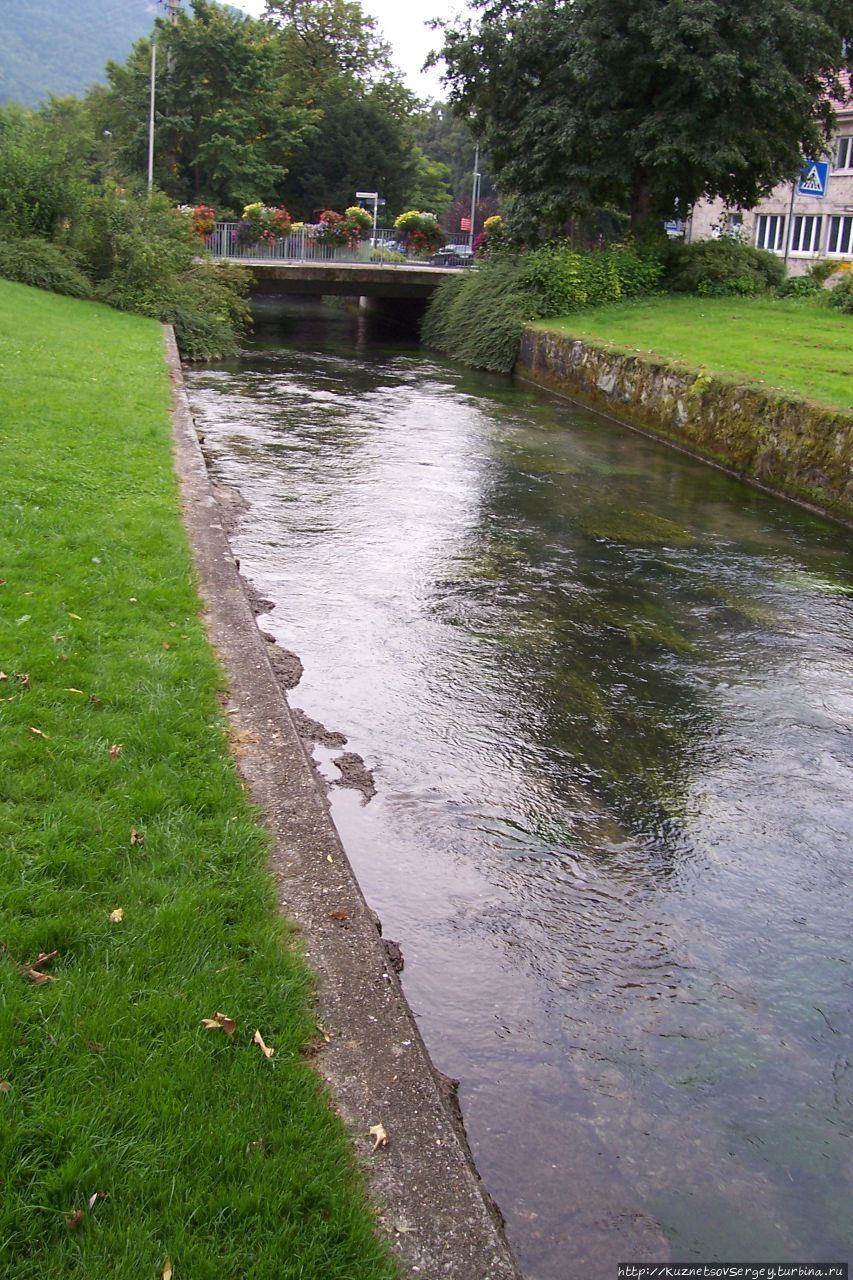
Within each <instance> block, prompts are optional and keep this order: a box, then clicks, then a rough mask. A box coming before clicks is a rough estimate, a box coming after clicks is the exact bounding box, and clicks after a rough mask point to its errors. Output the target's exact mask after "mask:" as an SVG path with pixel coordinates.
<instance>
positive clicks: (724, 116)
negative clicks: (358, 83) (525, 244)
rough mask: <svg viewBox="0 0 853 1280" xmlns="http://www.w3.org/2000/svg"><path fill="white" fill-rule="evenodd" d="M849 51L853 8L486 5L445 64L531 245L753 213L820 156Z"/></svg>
mask: <svg viewBox="0 0 853 1280" xmlns="http://www.w3.org/2000/svg"><path fill="white" fill-rule="evenodd" d="M851 36H853V6H851V4H850V0H574V3H564V2H563V0H520V3H519V0H495V2H493V3H489V4H487V5H486V6H485V7H484V8H483V9H482V14H481V17H480V19H479V22H474V21H471V20H469V21H468V22H467V23H465V24H462V25H460V26H457V27H451V28H449V29H447V30H446V31H445V45H444V49H443V51H442V55H443V57H444V59H445V61H446V62H447V65H448V69H449V70H448V80H449V83H450V85H451V91H452V100H453V102H454V105H455V107H456V109H457V110H458V111H460V112H461V113H462V114H463V115H465V116H467V117H468V118H469V120H471V122H472V123H473V125H474V128H475V130H476V131H477V132H478V133H479V134H480V135H481V136H482V137H483V138H484V140H485V142H486V144H487V145H488V146H489V147H490V149H491V151H492V156H493V162H494V168H495V173H496V174H497V177H498V184H499V186H500V188H501V192H502V194H503V195H506V196H507V197H509V199H510V203H511V213H512V220H513V222H514V223H515V224H516V225H517V226H519V227H520V228H523V229H524V232H525V234H526V235H527V236H528V237H529V236H530V235H531V234H535V232H536V230H537V229H546V230H550V229H553V228H554V227H556V226H558V225H559V224H560V223H562V222H564V221H565V220H566V219H567V218H568V217H570V216H571V215H573V214H576V213H585V212H588V211H590V210H592V209H594V208H596V207H602V206H616V207H618V208H622V209H625V210H626V211H628V212H629V213H630V215H631V223H632V226H633V228H634V229H635V230H637V229H640V228H641V227H643V226H645V225H646V224H648V223H650V222H656V221H658V220H660V219H662V218H666V217H669V216H672V215H673V213H675V212H676V211H677V210H678V211H682V212H683V211H684V210H685V209H686V208H688V207H689V206H690V205H692V204H693V203H694V202H695V201H696V200H698V199H699V198H700V197H702V196H705V195H707V196H720V197H722V199H723V200H725V201H726V202H727V203H730V204H737V205H741V206H744V207H749V206H751V205H753V204H755V203H756V202H757V201H758V200H759V199H760V198H761V197H762V196H764V195H766V194H767V193H768V192H769V191H770V190H771V189H772V188H773V187H774V186H775V185H776V184H777V183H778V182H779V181H780V180H782V179H784V178H791V177H793V176H795V174H796V173H797V172H798V170H799V168H800V165H801V164H802V160H803V157H804V156H815V155H819V154H821V153H822V152H823V151H824V150H825V147H826V141H827V138H828V135H829V132H830V130H831V127H832V120H833V115H832V109H831V104H830V102H829V99H828V96H827V95H828V94H834V95H835V96H837V97H841V95H842V86H841V83H840V82H839V72H840V71H841V69H842V67H843V66H844V60H845V41H846V42H847V47H848V48H849V47H850V39H851Z"/></svg>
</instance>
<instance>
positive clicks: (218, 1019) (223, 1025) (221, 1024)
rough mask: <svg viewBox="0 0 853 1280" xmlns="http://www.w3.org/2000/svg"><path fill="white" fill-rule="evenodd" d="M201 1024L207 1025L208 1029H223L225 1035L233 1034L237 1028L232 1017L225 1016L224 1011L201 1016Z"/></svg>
mask: <svg viewBox="0 0 853 1280" xmlns="http://www.w3.org/2000/svg"><path fill="white" fill-rule="evenodd" d="M201 1025H202V1026H203V1027H207V1029H208V1030H209V1031H217V1030H218V1031H224V1032H225V1034H226V1035H227V1036H233V1034H234V1032H235V1031H236V1030H237V1023H236V1022H235V1021H234V1019H233V1018H229V1017H227V1015H226V1014H224V1013H215V1014H214V1015H213V1017H212V1018H202V1020H201Z"/></svg>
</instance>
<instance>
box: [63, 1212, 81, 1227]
mask: <svg viewBox="0 0 853 1280" xmlns="http://www.w3.org/2000/svg"><path fill="white" fill-rule="evenodd" d="M84 1217H85V1214H84V1213H83V1210H82V1209H74V1210H73V1212H72V1213H69V1214H67V1215H66V1218H65V1225H66V1227H67V1228H68V1230H69V1231H73V1230H74V1229H75V1227H79V1226H80V1223H81V1222H82V1221H83V1218H84Z"/></svg>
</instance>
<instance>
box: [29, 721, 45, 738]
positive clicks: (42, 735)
mask: <svg viewBox="0 0 853 1280" xmlns="http://www.w3.org/2000/svg"><path fill="white" fill-rule="evenodd" d="M30 733H34V734H35V735H36V737H37V738H47V734H46V733H42V731H41V729H37V728H36V727H35V725H32V724H31V725H30Z"/></svg>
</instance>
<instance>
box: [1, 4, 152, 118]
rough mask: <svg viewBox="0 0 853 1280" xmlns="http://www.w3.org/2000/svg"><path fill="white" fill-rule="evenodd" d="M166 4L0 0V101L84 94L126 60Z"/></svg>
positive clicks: (30, 101)
mask: <svg viewBox="0 0 853 1280" xmlns="http://www.w3.org/2000/svg"><path fill="white" fill-rule="evenodd" d="M158 9H159V10H160V12H163V7H162V6H158V5H157V4H156V3H154V0H73V2H72V0H0V102H9V101H15V102H23V103H25V104H26V105H27V106H33V105H35V104H36V103H37V102H40V101H42V100H43V99H45V98H46V97H47V95H48V94H49V93H55V94H59V95H61V94H66V93H74V94H79V93H82V92H83V91H84V90H85V89H87V88H88V87H89V85H90V84H92V83H93V81H95V80H101V81H103V79H104V67H105V66H106V64H107V62H108V60H109V59H110V58H113V59H115V60H116V61H117V62H123V61H124V59H125V58H126V57H127V55H128V54H129V53H130V50H131V47H132V45H133V42H134V40H138V39H139V37H140V36H144V35H147V33H148V32H149V31H150V30H151V27H152V26H153V24H154V17H155V15H156V13H157V11H158Z"/></svg>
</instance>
